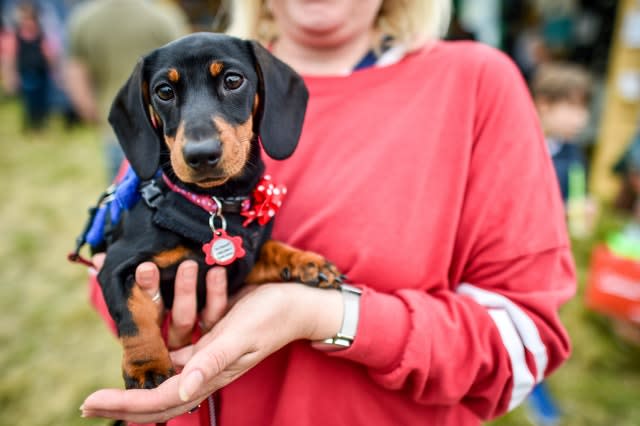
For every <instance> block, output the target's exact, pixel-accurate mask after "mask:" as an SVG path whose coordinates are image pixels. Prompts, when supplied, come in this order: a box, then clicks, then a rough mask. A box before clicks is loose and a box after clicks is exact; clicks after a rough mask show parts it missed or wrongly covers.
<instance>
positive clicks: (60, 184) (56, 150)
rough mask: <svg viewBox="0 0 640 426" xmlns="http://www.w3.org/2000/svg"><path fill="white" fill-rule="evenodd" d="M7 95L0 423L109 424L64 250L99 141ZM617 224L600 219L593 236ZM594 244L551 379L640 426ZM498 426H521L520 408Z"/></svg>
mask: <svg viewBox="0 0 640 426" xmlns="http://www.w3.org/2000/svg"><path fill="white" fill-rule="evenodd" d="M19 129H20V114H19V110H18V108H17V106H16V105H15V104H14V103H12V102H2V103H0V144H1V147H2V151H1V152H2V155H0V173H1V174H2V179H0V219H1V220H0V236H1V240H0V425H28V426H40V425H64V426H69V425H71V426H73V425H106V424H109V422H106V421H99V420H98V421H96V420H84V419H81V418H80V416H79V411H78V407H79V406H80V404H81V402H82V400H83V399H84V397H85V396H86V395H87V394H88V393H90V392H91V391H92V390H94V389H97V388H100V387H105V386H116V387H119V386H121V380H120V379H119V375H120V372H119V368H118V365H119V358H120V350H119V347H118V344H117V342H116V341H115V339H113V338H112V337H111V336H110V334H109V332H108V331H107V329H106V328H105V327H104V325H103V324H102V322H101V321H100V320H99V319H98V317H97V315H96V314H95V313H94V312H93V311H92V309H91V308H90V307H89V304H88V303H87V293H86V271H85V268H83V267H81V266H77V265H72V264H69V263H68V262H66V260H65V257H66V254H67V252H68V251H69V250H71V249H72V247H73V242H74V239H75V237H76V235H77V234H78V232H79V231H80V230H81V228H82V226H83V224H84V221H85V218H86V209H87V207H88V206H89V205H90V204H91V203H92V202H94V201H95V199H96V197H97V196H98V194H99V193H100V191H102V190H103V189H104V186H105V185H104V184H105V177H104V174H103V169H104V167H103V160H102V151H101V146H100V143H99V138H98V136H97V134H96V133H95V132H94V131H91V130H89V129H75V130H73V131H71V132H66V131H64V129H63V128H62V126H61V125H60V124H59V123H58V122H56V121H54V122H53V123H52V126H51V127H50V129H49V130H47V131H46V132H45V133H43V134H41V135H37V136H29V137H25V136H23V135H22V134H21V133H20V131H19ZM616 225H617V219H616V218H615V217H612V216H610V215H609V216H607V217H606V221H605V222H604V223H603V225H602V226H601V227H600V228H601V229H600V231H599V234H598V235H597V236H596V238H598V237H602V235H604V233H605V232H606V231H607V230H608V229H610V228H612V227H615V226H616ZM590 248H591V242H583V243H580V244H576V245H575V247H574V251H575V254H576V260H577V262H578V265H579V268H580V283H581V286H580V292H579V294H578V296H577V297H576V298H574V299H573V300H572V301H571V302H570V303H569V304H567V305H566V306H565V307H564V308H563V311H562V317H563V319H564V321H565V323H566V325H567V327H568V329H569V332H570V334H571V336H572V338H573V341H574V352H573V355H572V358H571V359H570V360H569V362H567V364H566V365H565V366H564V367H563V368H561V369H560V370H559V371H558V372H557V373H556V374H554V375H553V376H552V377H551V378H550V379H549V381H548V383H549V386H550V387H551V389H552V391H553V392H554V394H555V396H556V398H557V400H558V401H559V402H560V404H561V406H562V409H563V410H564V413H565V421H564V423H563V424H564V425H576V426H582V425H585V426H586V425H594V426H601V425H602V426H609V425H614V426H632V425H636V426H637V425H640V350H638V348H635V347H633V346H631V345H629V344H627V343H625V342H623V341H622V340H621V339H619V338H617V337H616V336H615V335H614V334H612V333H611V332H610V324H609V322H608V321H607V320H606V319H604V318H602V317H600V316H598V315H596V314H594V313H591V312H589V311H587V310H585V308H584V306H583V298H582V292H583V284H582V283H584V277H585V271H586V265H587V262H588V258H589V253H590ZM493 424H494V425H496V426H497V425H500V426H505V425H506V426H510V425H527V424H530V423H529V422H528V420H527V415H526V410H525V409H522V408H521V409H518V410H516V411H515V412H513V413H511V414H510V415H508V416H506V417H505V418H503V419H500V420H498V421H496V422H494V423H493Z"/></svg>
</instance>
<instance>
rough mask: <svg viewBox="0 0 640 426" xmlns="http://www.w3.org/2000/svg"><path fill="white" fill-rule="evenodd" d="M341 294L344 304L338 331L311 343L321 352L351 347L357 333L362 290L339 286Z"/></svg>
mask: <svg viewBox="0 0 640 426" xmlns="http://www.w3.org/2000/svg"><path fill="white" fill-rule="evenodd" d="M340 292H341V293H342V301H343V304H344V310H343V312H344V313H343V316H342V326H341V327H340V331H338V333H337V334H336V335H335V336H333V337H329V338H328V339H325V340H319V341H315V342H313V343H312V346H313V347H314V348H316V349H321V350H340V349H345V348H348V347H349V346H351V344H352V343H353V341H354V340H355V338H356V332H357V331H358V320H359V318H360V296H361V295H362V290H360V289H359V288H357V287H353V286H350V285H348V284H342V285H341V286H340Z"/></svg>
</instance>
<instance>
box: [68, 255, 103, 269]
mask: <svg viewBox="0 0 640 426" xmlns="http://www.w3.org/2000/svg"><path fill="white" fill-rule="evenodd" d="M67 259H68V260H69V262H75V263H80V264H82V265H86V266H88V267H90V268H95V267H96V266H95V265H94V264H93V262H92V261H90V260H89V259H87V258H86V257H83V256H82V255H81V254H80V253H77V252H74V253H69V254H68V255H67Z"/></svg>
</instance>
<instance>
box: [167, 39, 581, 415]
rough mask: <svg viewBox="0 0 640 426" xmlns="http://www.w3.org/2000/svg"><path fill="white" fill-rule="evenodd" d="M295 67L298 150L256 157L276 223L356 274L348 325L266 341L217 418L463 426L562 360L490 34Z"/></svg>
mask: <svg viewBox="0 0 640 426" xmlns="http://www.w3.org/2000/svg"><path fill="white" fill-rule="evenodd" d="M305 81H306V83H307V85H308V88H309V91H310V102H309V108H308V112H307V116H306V122H305V127H304V130H303V134H302V138H301V141H300V145H299V148H298V150H297V151H296V153H295V154H294V155H293V157H292V158H291V159H289V160H286V161H283V162H275V161H268V162H267V163H268V171H269V173H270V174H271V175H272V176H273V177H274V180H276V181H277V182H279V183H284V184H285V185H286V186H287V188H288V194H287V198H286V200H285V203H284V206H283V208H282V210H281V211H280V212H279V214H278V216H277V218H276V226H275V231H274V232H275V233H274V238H276V239H279V240H283V241H286V242H288V243H290V244H292V245H294V246H296V247H300V248H303V249H309V250H314V251H317V252H319V253H322V254H323V255H325V256H326V257H328V258H329V259H331V260H332V261H333V262H335V263H336V265H337V266H338V267H339V268H340V269H341V270H342V271H344V272H345V273H346V274H347V275H348V276H349V279H350V281H351V282H352V283H354V284H355V285H357V286H360V287H362V289H363V291H364V293H363V295H362V298H361V316H360V322H359V325H358V332H357V337H356V340H355V342H354V343H353V345H352V346H351V348H349V349H346V350H343V351H340V352H334V353H332V354H327V353H323V352H319V351H316V350H314V349H312V348H311V347H310V346H309V344H308V342H296V343H294V344H291V345H289V346H287V347H285V348H283V349H282V350H280V351H279V352H277V353H275V354H273V355H272V356H271V357H269V358H267V359H266V360H265V361H264V362H262V363H261V364H259V365H258V366H256V367H255V368H253V369H252V370H251V371H249V372H248V373H246V374H245V375H244V376H242V377H240V378H239V379H238V380H236V381H235V382H233V383H232V384H230V385H229V386H227V387H226V388H224V389H222V390H221V391H220V392H219V398H218V402H219V403H218V406H217V410H216V411H217V413H216V414H217V420H218V424H220V425H222V426H245V425H246V426H255V425H277V426H286V425H295V426H315V425H318V426H320V425H322V426H326V425H373V426H376V425H380V426H382V425H393V426H397V425H417V424H421V425H426V424H432V425H439V426H442V425H445V426H446V425H455V426H459V425H475V424H478V423H479V421H480V420H479V419H485V418H490V417H494V416H496V415H499V414H502V413H504V412H505V411H507V410H508V409H510V408H513V407H514V406H516V405H517V404H519V403H520V402H522V400H523V399H524V398H525V396H526V395H527V393H528V392H529V391H530V390H531V389H532V387H533V386H534V384H535V383H537V382H540V381H541V380H542V379H543V377H544V376H545V375H547V374H549V373H550V372H551V371H553V370H554V369H555V368H557V367H558V366H559V365H560V363H561V362H562V361H563V360H564V359H566V358H567V356H568V354H569V341H568V337H567V335H566V332H565V330H564V329H563V327H562V324H561V323H560V321H559V319H558V308H559V306H560V305H561V304H562V303H563V302H565V301H566V300H567V299H569V298H570V297H571V296H572V295H573V294H574V290H575V276H574V266H573V261H572V257H571V252H570V249H569V245H568V240H567V236H566V230H565V223H564V216H563V206H562V201H561V197H560V193H559V189H558V185H557V182H556V179H555V175H554V172H553V168H552V165H551V160H550V159H549V155H548V153H547V151H546V148H545V146H544V140H543V136H542V133H541V131H540V128H539V125H538V122H537V118H536V113H535V110H534V108H533V106H532V102H531V99H530V97H529V94H528V92H527V88H526V86H525V84H524V82H523V79H522V78H521V76H520V74H519V72H518V70H517V69H516V67H515V66H514V65H513V63H512V62H511V61H510V60H509V59H508V58H507V57H506V56H504V55H503V54H501V53H499V52H497V51H496V50H494V49H492V48H489V47H486V46H483V45H480V44H475V43H469V42H455V43H452V42H439V43H437V44H435V45H434V46H432V47H431V48H430V49H427V48H425V49H424V50H421V51H419V52H417V53H414V54H410V55H408V56H407V57H405V58H404V59H403V60H402V61H400V62H399V63H397V64H394V65H390V66H387V67H383V68H369V69H365V70H362V71H358V72H355V73H353V74H352V75H350V76H346V77H309V78H306V79H305ZM183 419H186V420H185V421H187V422H188V421H189V420H188V419H189V416H183ZM191 419H192V420H191V421H193V420H195V416H193V415H191ZM169 424H170V425H171V424H172V423H169ZM173 424H174V425H179V424H180V425H182V424H184V425H186V424H189V423H182V422H178V421H176V422H174V423H173Z"/></svg>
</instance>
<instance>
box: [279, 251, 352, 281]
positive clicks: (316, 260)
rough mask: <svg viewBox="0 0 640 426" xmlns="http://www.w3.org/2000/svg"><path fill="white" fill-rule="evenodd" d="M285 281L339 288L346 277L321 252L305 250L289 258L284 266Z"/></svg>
mask: <svg viewBox="0 0 640 426" xmlns="http://www.w3.org/2000/svg"><path fill="white" fill-rule="evenodd" d="M280 275H281V277H282V279H283V280H284V281H295V282H300V283H302V284H306V285H311V286H314V287H320V288H338V287H339V286H340V284H342V283H343V281H344V279H345V278H346V277H345V276H344V275H342V274H341V273H340V271H338V268H336V267H335V265H334V264H332V263H331V262H329V261H328V260H327V259H325V258H324V257H322V256H320V255H319V254H316V253H312V252H308V251H303V252H298V253H295V254H293V255H292V256H291V258H290V259H289V265H286V266H284V267H283V268H282V271H281V274H280Z"/></svg>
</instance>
